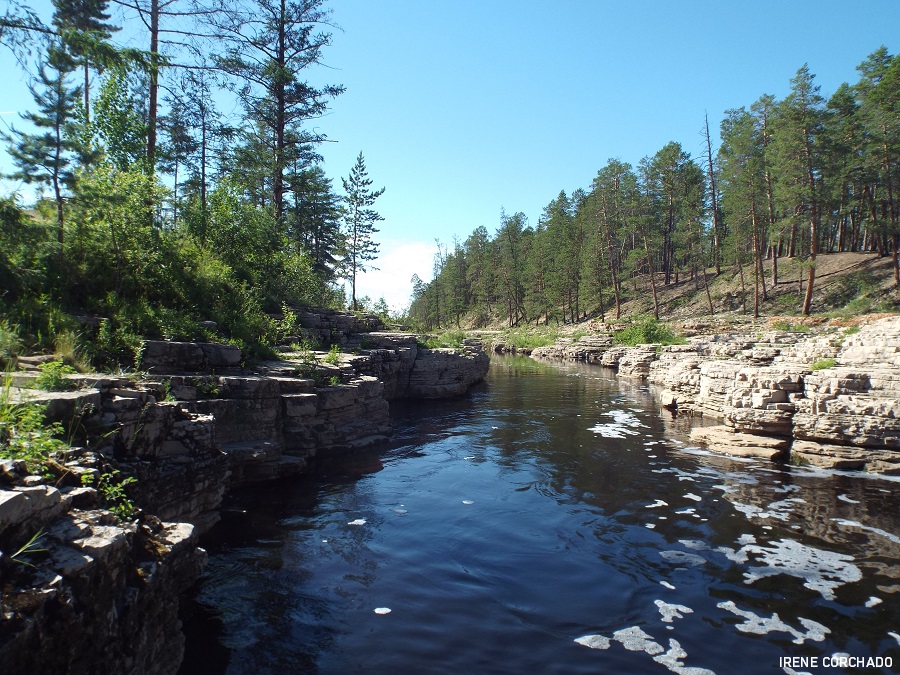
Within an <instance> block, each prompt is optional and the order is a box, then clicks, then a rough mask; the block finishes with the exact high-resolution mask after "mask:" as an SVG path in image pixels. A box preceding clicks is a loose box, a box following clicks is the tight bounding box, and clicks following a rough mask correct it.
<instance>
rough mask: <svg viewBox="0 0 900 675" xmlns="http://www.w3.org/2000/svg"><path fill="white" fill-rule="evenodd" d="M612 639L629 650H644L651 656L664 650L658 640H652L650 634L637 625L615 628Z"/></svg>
mask: <svg viewBox="0 0 900 675" xmlns="http://www.w3.org/2000/svg"><path fill="white" fill-rule="evenodd" d="M613 640H615V641H616V642H619V643H621V644H622V646H623V647H625V649H627V650H628V651H630V652H645V653H647V654H650V656H653V655H654V654H661V653H662V652H664V651H665V650H664V649H663V648H662V646H661V645H660V644H659V643H658V642H654V641H653V636H652V635H648V634H647V633H645V632H644V631H643V630H641V629H640V628H639V627H638V626H632V627H631V628H623V629H621V630H617V631H616V632H615V633H613Z"/></svg>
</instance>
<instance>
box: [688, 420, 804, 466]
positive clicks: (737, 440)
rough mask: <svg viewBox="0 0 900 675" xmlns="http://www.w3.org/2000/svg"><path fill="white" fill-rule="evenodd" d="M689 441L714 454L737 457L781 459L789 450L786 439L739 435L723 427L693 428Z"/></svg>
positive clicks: (789, 443) (789, 442) (789, 444)
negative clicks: (704, 447) (702, 446)
mask: <svg viewBox="0 0 900 675" xmlns="http://www.w3.org/2000/svg"><path fill="white" fill-rule="evenodd" d="M691 440H692V441H694V442H695V443H699V444H700V445H704V446H706V447H707V448H709V449H710V450H713V451H714V452H720V453H723V454H727V455H735V456H738V457H761V458H763V459H783V458H785V457H786V456H787V454H788V451H789V450H790V448H791V441H790V439H788V438H774V437H770V436H761V435H758V434H746V433H740V432H736V431H735V430H734V429H733V428H732V427H727V426H724V425H719V426H712V427H694V428H693V429H691Z"/></svg>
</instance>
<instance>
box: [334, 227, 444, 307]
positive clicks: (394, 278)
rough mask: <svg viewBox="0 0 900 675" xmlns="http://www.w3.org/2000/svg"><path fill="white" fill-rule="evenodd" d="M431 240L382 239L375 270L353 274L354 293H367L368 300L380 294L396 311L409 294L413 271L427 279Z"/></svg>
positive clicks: (348, 290)
mask: <svg viewBox="0 0 900 675" xmlns="http://www.w3.org/2000/svg"><path fill="white" fill-rule="evenodd" d="M435 252H436V249H435V245H434V244H433V243H430V244H429V243H425V242H422V241H384V242H381V252H380V254H379V256H378V259H377V260H375V261H374V264H375V266H376V267H378V269H377V270H371V271H368V272H365V273H363V274H360V275H359V276H357V277H356V297H357V298H362V297H363V296H366V295H368V296H369V297H370V298H371V299H372V300H378V299H379V298H380V297H382V296H384V299H385V301H386V302H387V304H388V307H390V308H391V310H392V311H399V310H402V309H404V308H405V307H406V306H407V305H409V299H410V296H411V295H412V283H410V279H411V278H412V275H413V274H418V275H419V277H420V278H421V279H422V280H423V281H429V280H430V279H431V271H432V266H433V264H434V254H435ZM344 285H345V288H346V289H347V298H348V300H349V298H350V282H349V281H347V282H345V284H344Z"/></svg>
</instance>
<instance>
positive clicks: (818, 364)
mask: <svg viewBox="0 0 900 675" xmlns="http://www.w3.org/2000/svg"><path fill="white" fill-rule="evenodd" d="M836 363H837V361H835V360H834V359H830V358H829V359H818V360H817V361H815V362H814V363H813V364H812V365H811V366H810V369H811V370H825V369H826V368H832V367H833V366H834V365H835V364H836Z"/></svg>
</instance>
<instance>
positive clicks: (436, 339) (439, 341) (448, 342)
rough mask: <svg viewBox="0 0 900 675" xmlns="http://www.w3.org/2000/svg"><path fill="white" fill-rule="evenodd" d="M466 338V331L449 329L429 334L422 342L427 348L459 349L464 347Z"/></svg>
mask: <svg viewBox="0 0 900 675" xmlns="http://www.w3.org/2000/svg"><path fill="white" fill-rule="evenodd" d="M465 339H466V333H465V331H461V330H447V331H444V332H442V333H438V334H437V335H429V336H427V337H426V338H425V340H424V342H422V343H421V344H422V346H423V347H425V348H426V349H440V348H449V349H459V348H460V347H462V343H463V340H465Z"/></svg>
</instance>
